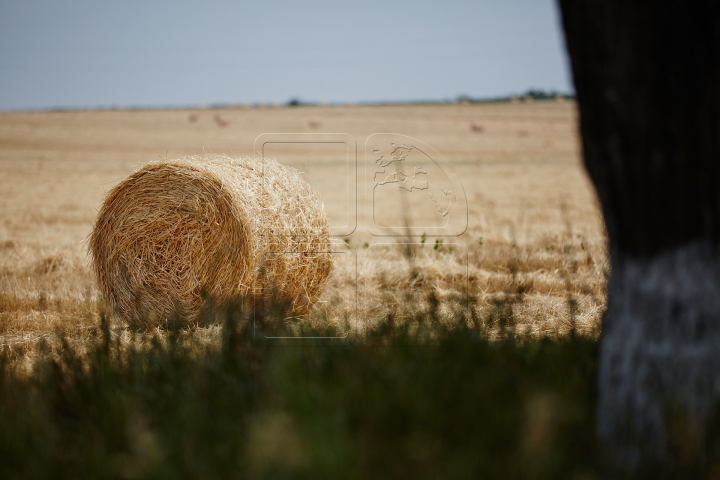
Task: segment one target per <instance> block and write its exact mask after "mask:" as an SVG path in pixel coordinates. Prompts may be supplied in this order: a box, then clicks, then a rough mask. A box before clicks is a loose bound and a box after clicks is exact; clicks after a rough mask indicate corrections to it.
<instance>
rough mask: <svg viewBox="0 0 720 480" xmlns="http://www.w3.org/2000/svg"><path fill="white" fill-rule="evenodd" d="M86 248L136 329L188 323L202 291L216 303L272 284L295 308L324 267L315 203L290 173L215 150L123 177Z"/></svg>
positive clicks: (327, 260) (322, 277) (325, 246)
mask: <svg viewBox="0 0 720 480" xmlns="http://www.w3.org/2000/svg"><path fill="white" fill-rule="evenodd" d="M89 250H90V256H91V257H92V261H93V268H94V271H95V275H96V278H97V281H98V285H99V286H100V289H101V290H102V292H103V293H104V294H105V297H106V298H107V300H108V301H109V303H110V305H111V307H112V309H113V311H114V312H115V313H116V314H117V315H119V316H120V317H121V318H123V319H124V320H126V321H127V322H128V323H130V324H132V325H135V326H145V327H152V326H153V325H155V324H157V323H159V322H163V321H165V320H167V319H168V318H170V317H171V316H172V315H178V317H179V318H181V319H182V320H183V322H184V323H186V324H192V323H194V322H196V321H197V320H198V317H199V313H200V308H201V304H202V298H201V297H202V293H203V292H205V293H206V294H207V295H208V296H209V297H211V298H212V299H213V300H215V301H217V302H220V303H222V302H224V301H228V300H231V299H233V298H236V297H254V298H263V297H268V296H269V295H271V294H272V293H273V291H274V293H275V294H279V295H281V296H282V297H283V298H284V299H285V300H287V301H288V302H290V303H291V305H292V307H293V309H294V310H295V311H296V312H299V313H302V312H304V311H307V310H308V309H309V307H310V306H311V305H312V303H313V302H315V301H316V300H317V299H318V297H319V296H320V294H321V290H322V287H323V285H324V283H325V281H326V279H327V277H328V275H329V273H330V269H331V266H332V256H331V254H330V253H328V252H329V251H330V240H329V230H328V225H327V219H326V217H325V214H324V212H323V209H322V205H321V202H320V200H319V199H318V197H317V195H316V194H315V192H313V190H312V189H311V188H310V185H309V184H308V183H307V182H305V181H304V180H303V179H302V177H301V176H300V174H299V173H298V172H297V170H295V169H293V168H291V167H288V166H285V165H282V164H280V163H278V162H276V161H275V160H269V159H264V160H262V159H248V158H230V157H227V156H224V155H206V156H202V157H185V158H181V159H177V160H163V161H159V162H152V163H149V164H147V165H145V166H144V167H142V168H140V169H139V170H138V171H136V172H135V173H133V174H132V175H130V177H128V178H127V179H126V180H124V181H123V182H121V183H120V184H119V185H117V186H116V187H114V188H113V189H112V190H111V191H110V192H109V193H108V195H107V197H106V198H105V201H104V203H103V205H102V207H101V209H100V212H99V214H98V218H97V221H96V222H95V226H94V228H93V232H92V234H91V235H90V241H89Z"/></svg>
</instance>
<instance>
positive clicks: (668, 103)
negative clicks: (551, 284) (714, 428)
mask: <svg viewBox="0 0 720 480" xmlns="http://www.w3.org/2000/svg"><path fill="white" fill-rule="evenodd" d="M559 2H560V7H561V12H562V17H563V18H562V19H563V25H564V28H565V34H566V41H567V48H568V52H569V54H570V59H571V63H572V71H573V77H574V82H575V88H576V93H577V99H578V106H579V109H580V128H581V136H582V142H583V151H584V152H583V153H584V159H585V165H586V167H587V170H588V173H589V174H590V177H591V178H592V180H593V182H594V184H595V187H596V189H597V193H598V197H599V199H600V203H601V205H602V209H603V214H604V216H605V222H606V226H607V232H608V238H609V245H610V260H611V265H612V272H611V276H610V281H609V285H608V295H609V298H608V310H607V314H606V318H605V322H604V324H603V334H602V340H601V341H602V347H601V365H600V372H599V394H600V399H599V411H598V428H599V434H600V436H601V439H602V440H603V442H604V444H605V445H606V446H607V448H608V452H609V454H610V455H611V459H612V460H613V461H614V463H615V465H616V466H617V467H618V468H620V469H622V470H624V471H625V472H626V473H638V472H641V471H642V472H649V471H651V470H655V469H658V471H661V469H666V468H669V469H670V470H665V471H666V473H667V472H671V471H672V469H677V468H681V467H683V465H685V466H687V465H690V464H693V465H699V464H701V463H703V462H706V461H707V460H708V451H707V449H706V447H707V444H706V443H703V442H705V440H707V438H708V435H710V434H711V433H712V432H709V431H708V428H707V426H708V425H709V424H708V422H707V419H708V416H709V415H711V413H712V412H713V411H714V410H713V409H714V408H715V406H716V405H717V400H718V398H719V397H720V280H719V278H720V277H719V274H718V272H719V270H718V266H719V262H718V260H719V257H718V251H719V249H718V239H719V237H720V5H718V4H717V3H716V2H711V1H704V2H703V1H701V2H679V1H674V2H653V1H640V0H559ZM678 425H681V426H680V427H678ZM678 429H680V430H682V432H683V433H682V434H679V433H678V431H680V430H678ZM678 435H680V437H683V436H684V440H683V441H684V442H685V444H684V446H683V445H679V444H678V441H681V440H678V438H679V437H678ZM681 442H682V441H681ZM676 471H677V470H676Z"/></svg>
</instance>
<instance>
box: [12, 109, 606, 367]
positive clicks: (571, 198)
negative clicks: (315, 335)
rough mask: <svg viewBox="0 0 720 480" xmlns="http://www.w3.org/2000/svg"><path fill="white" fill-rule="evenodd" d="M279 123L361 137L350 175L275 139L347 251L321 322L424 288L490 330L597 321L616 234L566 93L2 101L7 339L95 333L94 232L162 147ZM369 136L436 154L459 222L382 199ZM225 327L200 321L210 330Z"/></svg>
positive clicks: (247, 138)
mask: <svg viewBox="0 0 720 480" xmlns="http://www.w3.org/2000/svg"><path fill="white" fill-rule="evenodd" d="M278 132H291V133H294V134H304V133H311V134H318V133H326V132H342V133H345V134H349V135H350V137H347V136H346V137H344V138H345V139H346V140H347V139H354V140H355V141H356V142H357V163H356V165H357V178H355V173H354V169H355V162H356V160H355V156H354V152H352V151H351V150H352V148H350V149H348V151H350V153H351V154H350V155H347V156H343V157H342V161H340V162H337V161H335V160H334V158H335V157H333V153H332V152H329V151H325V150H324V147H323V146H322V145H315V146H312V145H311V146H310V147H308V145H306V144H302V143H298V142H301V141H302V139H303V138H309V137H302V136H300V135H294V136H291V137H287V138H289V139H291V140H293V142H295V143H290V144H286V145H282V148H278V149H276V150H275V151H270V150H268V151H267V152H265V153H266V155H271V154H272V155H273V156H276V157H277V159H278V160H279V161H281V162H286V163H289V164H292V165H295V166H297V167H298V168H299V169H300V170H304V171H305V175H306V177H307V179H308V180H309V181H310V183H311V184H312V185H313V186H314V187H315V188H316V189H317V190H318V192H319V193H320V195H321V196H322V197H323V199H324V203H325V207H326V211H327V212H328V215H329V218H330V224H331V226H333V227H336V228H335V229H334V230H333V231H334V232H335V233H337V238H336V239H335V242H336V243H337V252H338V255H337V258H338V259H337V260H336V268H335V270H334V273H333V276H332V277H331V278H330V280H329V283H328V287H327V288H326V291H325V294H324V297H323V299H321V302H319V303H318V305H317V307H316V309H315V311H314V312H313V313H312V315H311V317H310V318H309V319H308V321H309V322H310V323H311V324H313V325H314V326H321V325H319V324H321V323H323V322H326V323H330V324H333V325H335V326H337V327H338V332H339V334H340V335H348V336H349V337H354V336H357V335H363V332H364V331H365V330H366V328H367V327H368V326H372V325H375V324H377V323H378V322H379V321H381V320H383V319H386V318H387V316H388V314H392V315H395V317H396V321H399V322H402V321H403V318H404V317H403V311H404V309H407V310H408V314H407V317H408V318H410V317H411V316H412V312H411V311H412V310H413V309H415V308H417V305H422V304H424V303H427V301H428V296H427V294H428V293H429V292H432V295H433V296H436V297H437V298H438V299H439V300H440V303H441V305H443V304H447V305H449V306H448V307H447V308H449V309H450V310H452V308H454V307H452V305H455V306H459V307H458V308H460V309H461V310H462V312H463V314H464V315H467V316H469V317H473V318H475V319H477V321H479V322H481V323H482V324H483V325H484V327H485V328H486V331H487V332H489V333H490V335H491V336H499V335H502V333H503V332H508V331H513V332H514V333H516V334H519V335H531V336H557V335H561V334H563V333H566V332H567V331H569V330H570V329H571V328H575V329H576V330H577V331H578V332H580V333H581V334H586V335H590V336H593V337H594V336H597V334H598V333H599V329H600V320H601V315H602V311H603V309H604V303H605V283H606V275H607V273H608V269H609V265H608V261H607V255H606V243H605V242H606V239H605V235H604V231H603V226H602V218H601V215H600V211H599V208H598V205H597V202H596V199H595V195H594V191H593V189H592V186H591V184H590V182H589V180H588V178H587V176H586V174H585V172H584V170H583V167H582V164H581V155H580V146H579V140H578V136H577V113H576V107H575V104H574V103H572V102H555V101H551V102H534V103H518V104H515V103H488V104H469V105H462V104H446V105H401V106H392V105H388V106H313V107H309V106H308V107H294V108H293V107H275V108H271V107H265V108H262V107H237V108H223V109H202V108H198V109H187V110H180V109H178V110H147V111H141V110H138V111H127V110H126V111H57V112H17V113H14V112H13V113H0V192H2V194H0V342H1V343H2V345H1V346H0V348H2V350H3V351H4V352H5V353H6V354H8V355H9V357H10V358H14V359H16V360H20V361H21V362H22V361H23V360H25V361H27V362H30V361H31V360H32V359H33V358H34V356H35V352H36V351H37V342H38V340H40V339H41V338H45V339H47V340H48V341H51V340H52V338H54V336H55V335H56V334H57V333H61V334H62V335H64V336H65V337H66V338H68V339H69V340H71V341H76V342H78V343H82V341H83V340H85V339H88V338H91V337H93V336H94V335H95V334H96V333H95V332H96V329H95V328H96V325H97V323H98V316H99V314H100V313H99V312H101V311H103V309H104V308H105V307H103V302H102V299H101V298H100V295H99V292H98V289H97V287H96V285H95V282H94V279H93V277H92V275H91V273H90V272H91V271H90V267H89V263H88V256H87V252H86V240H87V237H88V235H89V234H90V231H91V229H92V225H93V221H94V220H95V216H96V214H97V211H98V209H99V207H100V205H101V202H102V200H103V196H104V194H105V193H106V192H107V191H108V190H109V189H110V188H112V186H113V185H115V184H116V183H117V182H119V181H120V180H122V179H123V178H124V177H126V176H127V175H128V174H129V173H130V172H132V171H133V170H134V169H136V168H138V167H139V166H141V165H143V164H144V163H146V162H148V161H152V160H157V159H161V158H173V157H177V156H182V155H201V154H203V153H204V152H212V153H224V154H228V155H243V156H252V155H254V142H255V139H256V138H257V137H258V136H259V135H261V134H269V133H278ZM376 133H392V134H401V135H406V136H408V137H412V138H411V139H406V140H407V142H409V143H407V144H403V145H410V146H414V147H415V148H417V146H418V145H420V143H415V144H412V142H413V141H414V140H413V139H416V140H419V141H420V142H424V144H427V145H429V146H431V147H433V148H434V149H435V150H436V151H437V152H439V154H440V155H439V156H438V155H436V154H434V153H433V154H432V155H431V156H432V157H433V161H436V162H437V165H439V166H440V167H442V169H441V170H442V171H441V173H437V172H432V171H431V172H428V175H427V177H428V178H440V177H438V175H441V174H443V173H444V175H447V176H448V178H458V179H459V180H460V182H461V183H462V190H463V191H464V197H465V199H466V200H467V220H466V223H467V225H466V226H465V227H466V228H462V227H463V215H462V214H460V215H459V217H458V214H457V212H458V211H460V212H461V213H462V208H464V206H463V202H462V198H461V199H460V200H459V201H458V202H457V203H455V204H454V205H453V206H452V208H453V210H452V211H450V212H449V219H450V220H449V223H448V225H449V226H448V227H447V228H446V229H445V230H443V229H442V228H439V229H438V228H435V227H433V225H435V224H432V222H433V221H435V220H432V219H423V217H422V214H421V215H420V217H417V218H415V217H413V216H412V214H407V212H417V211H421V210H422V208H419V207H418V208H414V204H413V203H412V202H414V201H418V200H417V198H420V196H418V195H417V193H418V191H417V190H416V191H415V192H410V193H412V194H413V195H409V196H407V198H408V199H409V200H403V199H402V198H400V197H397V196H393V195H397V192H400V190H395V192H396V193H394V194H390V196H388V197H385V198H384V199H383V200H376V203H377V204H376V205H373V203H372V201H373V199H374V197H373V194H372V181H373V180H372V179H374V178H375V177H374V175H373V174H369V173H368V172H369V169H370V168H371V167H372V166H373V165H377V164H376V163H375V157H373V156H372V150H369V151H368V152H367V155H368V156H367V158H366V151H365V141H366V139H367V138H368V137H370V136H371V135H373V134H376ZM266 138H270V139H275V140H277V138H279V137H277V136H275V137H272V136H271V137H266ZM388 138H390V137H388ZM393 138H397V139H401V140H402V139H403V138H404V137H393ZM348 141H349V142H350V143H347V145H350V144H352V140H348ZM313 149H315V150H313ZM366 162H367V164H366ZM366 166H367V167H368V170H366ZM448 166H451V168H448ZM452 171H454V173H455V174H456V177H454V176H453V175H452ZM371 173H374V172H371ZM433 175H435V177H433ZM443 178H445V177H443ZM354 185H357V194H355V193H354V192H353V186H354ZM456 190H457V189H456ZM403 192H404V191H403ZM403 192H400V193H401V194H403V195H404V193H403ZM420 193H422V192H420ZM461 197H462V195H461ZM422 198H423V199H424V200H422V201H425V202H427V197H422ZM382 202H384V203H382ZM355 206H357V213H355V211H354V210H353V209H354V208H355ZM458 208H460V210H458ZM393 209H394V210H393ZM392 211H394V212H396V214H395V217H393V214H392V213H388V215H389V216H388V219H389V220H387V221H388V222H390V224H392V225H391V226H396V227H398V228H393V229H386V230H383V232H385V233H387V232H393V233H394V234H395V236H377V235H373V234H372V233H378V227H379V226H380V227H383V226H387V225H384V224H382V222H383V220H382V219H380V218H379V217H378V215H380V214H381V213H382V214H384V213H385V212H392ZM458 218H460V220H459V222H460V223H459V224H458V223H453V222H458ZM444 219H445V217H441V221H444ZM436 220H437V219H436ZM401 221H402V222H405V223H398V222H401ZM393 222H395V223H393ZM423 222H426V223H423ZM427 222H430V223H427ZM438 225H444V224H442V223H441V224H438ZM425 227H427V228H425ZM455 227H458V228H455ZM408 228H409V229H408ZM349 232H352V234H350V235H345V234H347V233H349ZM428 232H429V233H428ZM423 233H425V235H424V236H423V235H422V234H423ZM437 235H449V236H437ZM407 244H411V245H410V246H408V245H407ZM459 298H462V299H464V300H462V301H458V299H459ZM465 300H469V301H465ZM445 314H446V316H448V318H450V316H451V312H450V311H448V312H445ZM116 328H117V329H119V330H120V331H122V329H123V327H122V325H120V324H116ZM203 329H204V332H203V331H202V330H203ZM217 332H218V330H217V328H216V327H200V332H199V333H200V336H203V335H204V336H205V337H207V339H208V341H210V340H211V339H212V338H214V337H216V336H217Z"/></svg>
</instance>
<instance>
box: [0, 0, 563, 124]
mask: <svg viewBox="0 0 720 480" xmlns="http://www.w3.org/2000/svg"><path fill="white" fill-rule="evenodd" d="M531 87H534V88H542V89H546V90H550V89H555V90H559V91H563V92H571V91H572V87H571V82H570V75H569V70H568V64H567V58H566V53H565V49H564V44H563V39H562V31H561V27H560V25H559V19H558V12H557V6H556V5H555V2H554V1H553V0H506V1H503V0H493V1H474V2H455V1H453V2H451V1H445V2H436V3H428V2H418V1H401V2H391V1H378V2H366V3H365V4H364V5H361V4H360V3H355V2H352V3H350V2H348V3H343V2H339V1H329V2H291V1H285V2H278V1H263V2H252V3H245V2H239V1H229V0H228V1H213V0H205V1H202V2H185V1H178V0H173V1H170V0H159V1H153V0H143V1H127V0H125V1H103V0H78V1H62V0H45V1H37V0H0V109H2V110H7V109H23V108H48V107H97V106H133V105H147V106H163V105H194V104H198V103H208V104H209V103H255V102H262V103H266V102H272V103H278V102H286V101H288V100H289V99H290V98H293V97H296V98H299V99H301V100H305V101H319V102H366V101H404V100H430V99H454V98H456V97H457V96H458V95H460V94H467V95H471V96H473V97H492V96H500V95H506V94H510V93H520V92H524V91H526V90H527V89H528V88H531Z"/></svg>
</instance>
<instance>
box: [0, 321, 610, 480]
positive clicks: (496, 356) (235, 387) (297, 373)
mask: <svg viewBox="0 0 720 480" xmlns="http://www.w3.org/2000/svg"><path fill="white" fill-rule="evenodd" d="M247 325H248V322H247V321H246V320H244V319H243V316H242V315H240V314H233V313H232V312H230V313H228V314H227V319H226V322H225V325H224V327H223V331H222V339H221V342H219V343H220V344H219V345H216V346H214V347H207V346H202V345H201V344H200V343H199V342H197V341H195V340H194V339H193V333H192V332H190V333H188V332H180V333H177V334H172V333H170V334H168V335H167V336H166V337H164V338H162V339H161V338H160V337H159V336H156V337H154V339H153V340H152V341H150V342H144V343H143V342H140V341H136V342H131V343H130V346H127V345H124V346H122V345H121V343H120V341H119V340H118V336H117V335H116V334H114V333H111V332H110V330H109V328H108V327H107V325H106V324H105V323H104V322H103V323H102V324H101V325H100V326H99V327H98V335H97V340H96V341H95V342H94V343H92V344H90V345H87V346H86V347H85V352H84V353H82V354H81V353H80V352H78V351H76V350H75V349H73V348H71V347H70V346H68V345H67V344H65V347H64V348H63V349H62V351H61V353H60V354H59V355H50V354H47V355H45V356H44V357H42V358H40V359H38V361H37V362H36V365H35V370H34V373H33V374H32V375H27V374H23V373H17V372H16V371H15V369H13V368H12V365H11V363H10V362H9V361H8V360H7V359H5V360H0V478H203V479H209V478H276V479H284V478H313V479H322V478H328V479H340V478H367V479H383V478H411V479H418V478H429V479H437V478H499V479H500V478H501V479H511V478H597V471H598V460H597V453H596V452H597V448H596V442H595V435H594V411H595V400H594V399H595V397H596V395H595V391H594V389H595V383H596V381H595V372H596V364H597V357H598V345H597V341H595V340H592V339H587V338H581V337H576V336H572V335H571V336H567V337H565V338H561V339H559V340H528V339H523V340H521V341H520V340H517V339H512V338H508V339H506V340H501V341H496V342H489V341H487V340H486V339H485V336H484V334H483V332H482V330H475V329H468V328H467V327H465V326H448V327H432V328H430V331H431V333H432V337H433V338H434V340H433V342H434V343H435V344H436V346H434V347H418V346H415V345H416V341H415V340H416V339H415V337H413V336H412V335H409V334H408V333H407V332H404V333H403V331H397V329H395V328H394V327H393V326H392V324H391V323H386V324H384V325H381V326H380V327H378V328H377V329H375V330H373V331H371V332H369V334H368V335H367V337H366V338H365V339H363V340H358V341H356V342H355V343H353V344H351V345H349V346H330V345H326V346H313V347H308V346H305V347H283V346H277V345H274V346H273V345H268V344H267V343H263V342H258V341H256V340H253V338H252V335H251V333H250V329H249V328H248V327H247ZM390 337H391V338H392V339H393V340H392V344H393V346H379V345H382V344H384V343H387V339H388V338H390Z"/></svg>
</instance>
